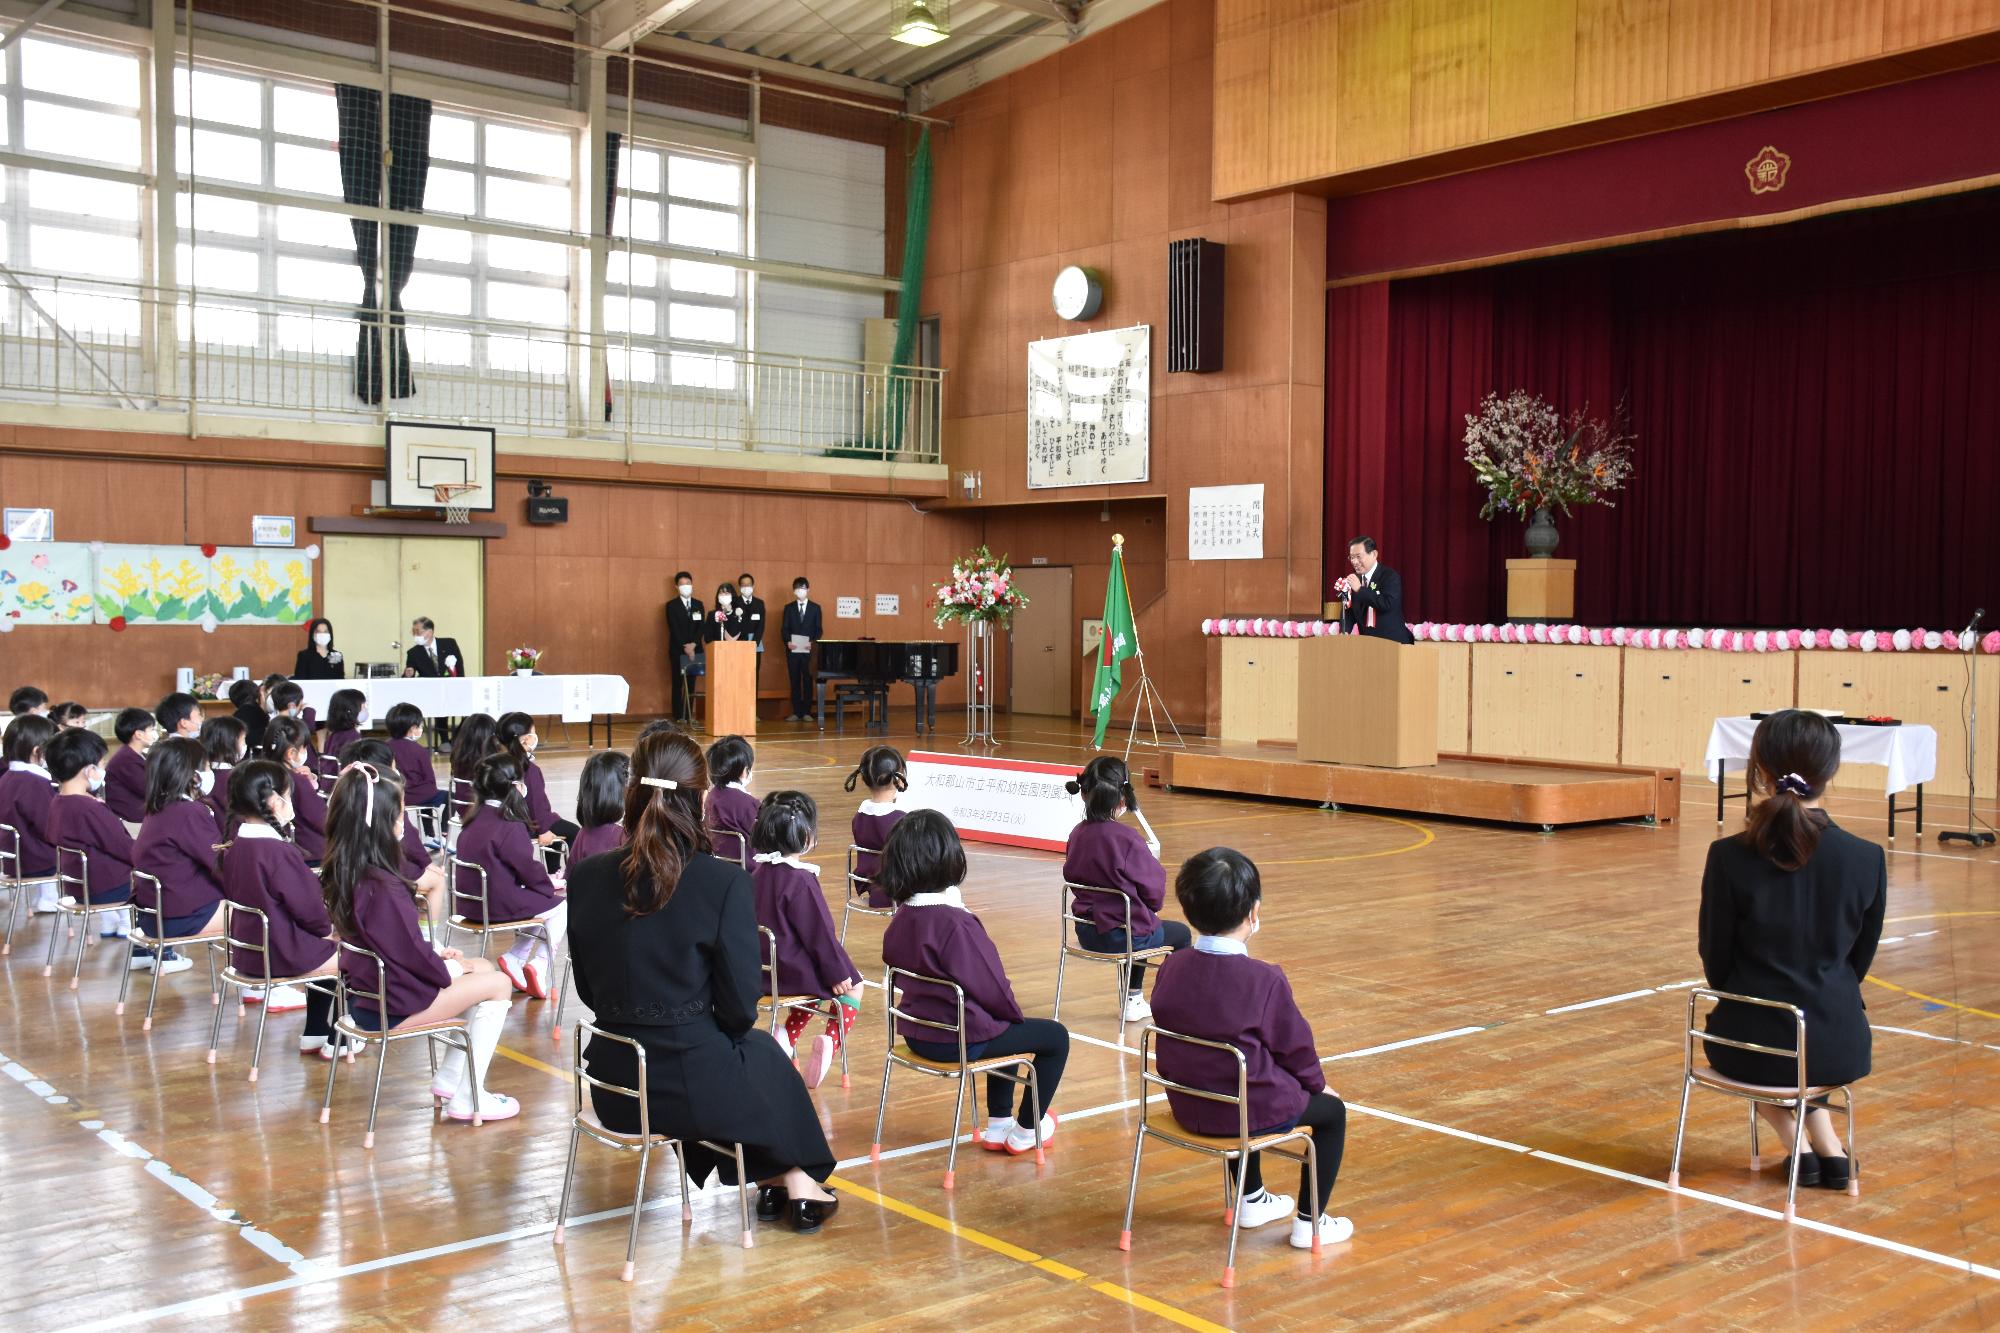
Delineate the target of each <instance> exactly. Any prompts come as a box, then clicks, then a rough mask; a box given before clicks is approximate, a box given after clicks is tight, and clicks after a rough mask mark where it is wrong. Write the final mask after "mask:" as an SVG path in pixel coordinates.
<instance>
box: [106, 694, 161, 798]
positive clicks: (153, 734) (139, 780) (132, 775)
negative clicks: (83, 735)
mask: <svg viewBox="0 0 2000 1333" xmlns="http://www.w3.org/2000/svg"><path fill="white" fill-rule="evenodd" d="M111 730H112V732H113V733H114V734H116V735H117V737H118V748H117V749H116V750H115V751H113V752H112V755H111V759H110V761H109V762H107V763H106V764H105V766H104V803H105V804H106V805H108V806H110V807H111V813H112V814H114V815H117V816H118V817H119V818H120V819H122V820H124V821H125V822H126V823H128V824H137V823H138V822H139V821H140V820H142V819H144V818H145V817H146V752H147V751H148V750H150V749H152V748H153V743H154V742H155V741H157V740H159V739H160V721H159V719H158V718H156V717H154V716H153V715H152V714H151V713H149V712H147V711H146V710H145V709H143V708H122V709H120V710H119V711H118V719H117V720H116V721H115V722H113V723H112V724H111Z"/></svg>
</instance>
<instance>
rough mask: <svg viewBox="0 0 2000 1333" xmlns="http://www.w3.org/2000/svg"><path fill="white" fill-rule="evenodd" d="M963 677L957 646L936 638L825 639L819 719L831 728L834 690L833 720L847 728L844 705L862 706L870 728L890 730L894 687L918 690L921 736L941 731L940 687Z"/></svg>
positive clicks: (816, 699) (817, 695) (816, 690)
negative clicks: (950, 679) (951, 678)
mask: <svg viewBox="0 0 2000 1333" xmlns="http://www.w3.org/2000/svg"><path fill="white" fill-rule="evenodd" d="M957 674H958V645H957V644H956V643H952V642H941V641H936V640H898V639H821V640H820V641H819V677H818V680H817V682H816V683H815V685H814V687H813V707H814V716H815V720H816V721H817V722H818V723H819V726H820V729H821V730H822V731H824V730H825V729H826V701H827V689H828V687H829V686H831V687H832V688H833V691H834V719H835V721H836V722H838V723H840V724H842V727H843V729H844V727H845V722H846V712H845V708H844V707H843V705H845V704H847V703H851V702H860V703H862V704H863V705H864V709H863V713H864V716H865V718H866V723H867V726H868V728H869V729H871V730H874V729H877V728H879V729H880V730H883V731H887V730H888V729H889V717H888V712H889V687H890V686H891V685H903V684H907V685H909V686H910V687H911V688H912V689H913V690H915V692H916V704H917V730H918V732H920V733H921V732H923V731H926V730H928V731H930V732H932V733H935V732H936V731H937V683H938V682H939V681H940V680H943V679H944V678H945V677H946V676H956V675H957Z"/></svg>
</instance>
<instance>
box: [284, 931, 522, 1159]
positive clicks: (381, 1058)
mask: <svg viewBox="0 0 2000 1333" xmlns="http://www.w3.org/2000/svg"><path fill="white" fill-rule="evenodd" d="M350 954H352V955H354V956H355V957H357V958H365V959H367V960H368V961H370V962H372V963H374V964H375V989H374V990H372V991H362V992H361V998H362V999H365V1000H371V1001H373V1002H374V1005H375V1014H376V1016H377V1017H378V1018H380V1019H381V1020H382V1021H383V1022H384V1023H387V1022H388V1019H389V1001H388V995H387V990H388V982H387V981H386V980H385V978H386V976H387V974H386V973H385V972H384V971H383V968H382V956H381V955H380V954H378V953H376V952H375V951H374V950H372V949H364V948H362V947H361V946H360V945H358V944H349V943H348V942H347V941H346V940H342V941H340V957H341V961H342V962H343V963H345V962H346V960H347V957H348V955H350ZM354 996H355V993H354V991H353V990H352V989H350V988H349V986H348V984H347V971H346V968H345V967H342V968H340V969H339V970H338V971H336V972H335V974H334V992H333V1006H334V1020H333V1032H334V1036H335V1037H336V1038H338V1037H345V1038H348V1039H349V1041H347V1042H345V1043H343V1044H344V1045H346V1046H347V1047H348V1051H347V1054H346V1055H344V1056H342V1057H341V1058H340V1059H338V1060H329V1061H327V1065H326V1096H325V1098H324V1099H323V1100H322V1101H321V1102H320V1105H319V1122H320V1123H321V1124H322V1125H324V1124H326V1123H327V1121H328V1120H329V1119H331V1118H332V1116H333V1076H334V1074H335V1073H337V1072H338V1071H339V1069H340V1066H341V1063H342V1061H343V1060H344V1061H345V1062H346V1063H348V1064H353V1063H354V1051H353V1048H354V1046H355V1045H358V1044H360V1043H363V1042H371V1041H378V1042H380V1043H382V1045H381V1049H380V1051H379V1052H378V1053H377V1055H376V1057H375V1090H374V1092H373V1093H371V1094H370V1095H369V1098H368V1132H367V1133H366V1134H365V1135H364V1136H363V1137H362V1140H361V1146H362V1147H363V1148H373V1147H374V1146H375V1113H376V1111H377V1110H378V1109H379V1108H380V1107H381V1105H382V1074H383V1071H385V1070H386V1069H388V1067H389V1048H390V1047H391V1046H393V1045H394V1044H395V1043H397V1042H399V1041H409V1040H411V1039H413V1038H416V1037H422V1038H423V1039H424V1048H425V1050H426V1051H428V1052H429V1054H430V1057H431V1074H432V1076H433V1077H435V1076H436V1074H437V1047H438V1043H439V1042H443V1043H444V1044H445V1045H446V1046H449V1047H454V1048H456V1049H458V1050H461V1051H464V1052H465V1062H466V1067H467V1068H468V1069H470V1068H471V1067H472V1063H473V1061H472V1039H471V1036H470V1034H468V1033H467V1032H466V1028H465V1019H463V1018H445V1019H440V1020H439V1021H437V1022H435V1023H425V1024H423V1025H421V1026H419V1027H413V1028H389V1027H384V1028H382V1029H380V1030H377V1029H375V1028H368V1027H363V1026H362V1025H361V1024H360V1023H359V1022H358V1021H356V1019H355V1017H354ZM449 1100H450V1099H449V1098H447V1097H440V1096H438V1095H437V1092H436V1090H435V1089H433V1090H432V1092H431V1123H432V1124H436V1123H437V1122H438V1121H439V1120H440V1119H442V1118H443V1116H444V1106H445V1103H446V1102H447V1101H449ZM483 1123H485V1121H484V1117H482V1116H481V1114H480V1111H479V1080H478V1079H474V1080H473V1081H472V1125H473V1128H475V1129H477V1128H478V1127H479V1126H480V1125H481V1124H483Z"/></svg>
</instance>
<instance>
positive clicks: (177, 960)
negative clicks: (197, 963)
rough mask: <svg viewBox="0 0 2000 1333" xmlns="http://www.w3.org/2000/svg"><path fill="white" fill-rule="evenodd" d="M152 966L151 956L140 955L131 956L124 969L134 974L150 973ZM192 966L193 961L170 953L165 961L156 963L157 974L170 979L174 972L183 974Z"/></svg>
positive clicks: (185, 956)
mask: <svg viewBox="0 0 2000 1333" xmlns="http://www.w3.org/2000/svg"><path fill="white" fill-rule="evenodd" d="M154 965H155V960H154V958H153V955H151V954H149V953H140V954H133V955H132V961H131V962H129V963H127V964H126V967H127V968H129V969H130V970H131V971H134V972H151V971H152V970H153V969H154ZM193 966H194V959H192V958H190V957H188V956H187V955H186V954H184V953H170V954H168V955H167V956H166V958H165V959H163V960H159V962H158V967H159V972H160V975H161V976H163V977H170V976H172V975H173V974H174V973H176V972H185V971H187V970H188V969H189V968H191V967H193Z"/></svg>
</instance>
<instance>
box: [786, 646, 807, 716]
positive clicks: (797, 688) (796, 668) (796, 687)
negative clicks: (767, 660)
mask: <svg viewBox="0 0 2000 1333" xmlns="http://www.w3.org/2000/svg"><path fill="white" fill-rule="evenodd" d="M812 665H813V655H812V654H811V653H794V652H787V653H786V654H785V669H786V670H787V671H789V672H790V673H791V677H792V714H793V716H795V717H811V716H812V711H813V670H812Z"/></svg>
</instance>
